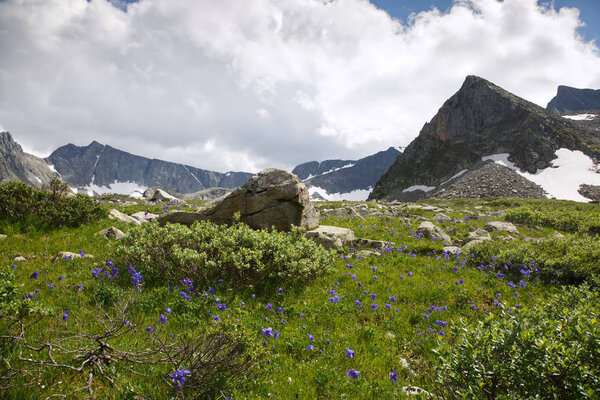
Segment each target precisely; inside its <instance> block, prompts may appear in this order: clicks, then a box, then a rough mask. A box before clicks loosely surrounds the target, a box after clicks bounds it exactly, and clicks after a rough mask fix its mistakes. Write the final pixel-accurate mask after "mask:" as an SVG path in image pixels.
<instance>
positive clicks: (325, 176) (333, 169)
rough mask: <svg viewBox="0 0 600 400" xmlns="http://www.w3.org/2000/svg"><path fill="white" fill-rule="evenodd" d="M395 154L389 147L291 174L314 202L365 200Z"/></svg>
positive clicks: (310, 164) (308, 166)
mask: <svg viewBox="0 0 600 400" xmlns="http://www.w3.org/2000/svg"><path fill="white" fill-rule="evenodd" d="M399 154H400V151H398V150H397V149H395V148H393V147H390V148H389V149H387V150H385V151H380V152H377V153H375V154H372V155H370V156H367V157H364V158H361V159H360V160H326V161H321V162H317V161H311V162H307V163H303V164H300V165H298V166H296V167H295V168H294V169H293V170H292V173H293V174H295V175H297V176H298V177H299V178H300V179H302V180H303V181H304V183H305V184H306V186H307V187H308V189H309V191H310V193H311V197H312V198H313V199H315V200H322V199H325V200H341V199H344V200H365V199H366V198H367V196H368V192H369V190H371V188H372V187H373V185H375V182H377V179H379V177H380V176H381V175H382V174H383V173H384V172H385V171H387V169H388V168H389V167H390V165H392V163H393V162H394V161H395V160H396V158H397V157H398V155H399Z"/></svg>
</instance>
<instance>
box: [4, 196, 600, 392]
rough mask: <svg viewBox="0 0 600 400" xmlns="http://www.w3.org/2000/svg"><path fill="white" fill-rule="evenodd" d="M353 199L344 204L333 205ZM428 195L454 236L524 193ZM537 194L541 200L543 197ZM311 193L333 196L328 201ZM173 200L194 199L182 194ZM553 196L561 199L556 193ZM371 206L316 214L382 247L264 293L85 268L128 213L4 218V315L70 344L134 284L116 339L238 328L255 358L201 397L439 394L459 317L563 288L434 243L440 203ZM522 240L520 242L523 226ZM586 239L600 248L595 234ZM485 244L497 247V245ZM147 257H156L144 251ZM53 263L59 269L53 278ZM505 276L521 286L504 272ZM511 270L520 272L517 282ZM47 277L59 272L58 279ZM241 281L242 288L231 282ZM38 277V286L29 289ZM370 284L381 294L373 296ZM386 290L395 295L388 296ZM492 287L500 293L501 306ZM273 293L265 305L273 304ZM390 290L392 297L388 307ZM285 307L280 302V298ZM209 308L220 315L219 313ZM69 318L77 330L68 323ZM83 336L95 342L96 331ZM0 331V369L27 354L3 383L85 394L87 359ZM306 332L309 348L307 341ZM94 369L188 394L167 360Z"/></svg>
mask: <svg viewBox="0 0 600 400" xmlns="http://www.w3.org/2000/svg"><path fill="white" fill-rule="evenodd" d="M525 202H526V201H525ZM548 202H549V203H550V201H548ZM348 204H350V205H352V203H344V204H343V205H342V204H337V205H338V206H345V205H348ZM430 204H432V203H430ZM433 204H435V205H438V206H440V207H441V206H443V207H447V208H448V209H447V210H445V211H444V214H446V215H448V216H450V217H452V218H455V219H456V221H457V222H443V223H438V222H436V224H438V225H440V226H442V227H444V229H446V231H452V232H453V233H452V237H453V239H454V240H456V241H460V240H463V239H464V238H465V237H466V236H467V235H468V232H469V231H470V230H473V229H476V228H481V227H483V225H485V223H486V222H487V221H489V220H501V219H502V217H501V216H499V217H493V216H491V215H490V214H491V213H492V212H494V211H498V210H506V209H509V208H511V207H512V208H518V207H521V206H522V205H523V204H524V203H521V200H514V199H495V200H479V201H477V200H454V201H444V202H436V203H433ZM526 204H531V203H526ZM539 204H541V205H544V204H545V202H540V203H539ZM111 206H112V205H111ZM318 206H319V207H321V208H333V207H332V204H330V203H320V204H319V205H318ZM118 207H119V208H120V209H121V210H122V211H126V212H127V213H133V212H135V211H140V210H142V211H149V212H154V213H159V212H161V211H162V210H163V207H164V205H162V204H145V203H142V202H135V203H134V204H128V205H121V206H118ZM169 207H170V208H173V207H177V205H170V206H169ZM179 207H181V208H182V209H193V208H194V207H193V206H189V205H179ZM548 207H553V209H554V210H555V211H556V210H559V208H556V207H557V206H555V205H554V202H552V205H551V206H548ZM565 207H566V208H565V210H566V211H565V212H575V213H576V212H577V210H576V209H577V207H579V206H578V205H572V203H568V204H566V205H565ZM586 207H587V206H586ZM590 207H591V208H590V210H593V211H594V212H597V211H598V208H597V206H595V207H596V208H593V206H590ZM571 210H575V211H571ZM586 210H588V209H586ZM588 211H589V210H588ZM369 212H379V214H370V213H365V215H364V216H363V219H351V218H346V219H344V218H337V217H332V216H323V220H322V221H321V224H326V225H336V226H341V227H348V228H351V229H353V230H354V232H355V234H356V236H357V237H362V238H369V239H376V240H384V241H387V242H389V243H390V247H389V248H388V249H387V250H386V251H383V252H382V254H381V255H380V256H370V257H363V258H350V256H349V254H350V253H351V251H348V253H339V254H337V255H335V258H334V261H333V262H332V264H331V266H330V268H329V270H328V272H326V273H324V274H323V275H321V276H320V277H318V278H317V279H315V280H314V281H312V282H310V283H306V282H305V283H298V284H295V285H293V287H289V288H288V287H286V288H285V289H284V290H283V292H279V291H277V290H275V288H273V289H272V290H269V291H267V292H264V293H261V291H260V290H256V291H254V290H253V289H252V288H247V287H246V288H244V285H237V284H235V282H227V281H225V282H223V283H219V282H217V281H215V282H214V283H213V284H210V285H207V287H198V288H197V290H198V291H199V293H200V294H201V295H200V296H199V297H194V296H192V298H191V301H186V300H185V299H183V297H182V296H181V295H180V292H181V291H182V290H184V288H182V286H183V285H182V284H178V286H179V288H177V289H176V288H174V287H173V290H172V291H171V290H170V289H169V287H168V285H170V286H174V285H175V284H174V283H173V282H169V283H168V284H166V283H165V284H164V285H160V284H153V285H152V286H150V285H148V286H144V285H141V287H140V289H139V290H136V289H135V288H134V285H133V284H132V283H131V281H130V275H129V273H128V272H127V265H119V264H117V265H116V266H117V267H118V268H119V271H120V272H119V273H120V275H121V277H122V279H120V280H119V281H118V282H117V281H111V280H108V279H106V278H104V279H103V281H100V279H99V278H98V277H96V278H94V277H93V276H92V273H91V270H92V269H94V268H98V267H100V266H105V263H106V262H107V261H108V260H110V259H115V260H116V258H115V254H116V253H115V249H116V244H115V243H114V242H110V241H107V240H105V239H103V238H100V237H98V236H96V235H94V234H95V233H96V232H97V231H99V230H101V229H103V228H106V227H109V226H112V225H116V226H117V227H118V228H119V229H121V230H123V231H128V230H130V229H131V228H130V227H129V226H126V225H123V224H116V223H115V221H113V220H109V219H102V220H100V221H97V222H94V223H91V224H88V225H82V226H80V227H79V228H60V229H55V230H42V231H36V230H33V231H30V232H27V233H20V231H19V230H17V229H15V230H13V231H11V230H10V229H9V230H7V231H6V232H3V233H8V237H7V238H6V239H5V240H2V241H0V265H1V266H2V267H1V268H3V269H2V271H3V272H5V273H3V274H2V275H0V276H1V277H2V278H1V279H2V284H3V285H4V286H1V285H0V288H2V287H12V288H13V289H14V291H15V293H14V295H12V298H9V297H11V295H10V294H7V295H6V297H5V298H3V299H2V300H1V301H2V303H0V304H1V305H2V308H3V310H4V311H5V312H7V313H11V314H10V315H13V316H14V315H17V314H16V313H20V314H19V315H21V317H22V318H21V319H22V321H23V323H24V324H26V326H27V328H26V330H25V332H26V337H27V340H30V341H32V342H31V343H34V342H35V341H36V340H38V341H40V340H42V341H47V342H58V341H60V340H64V342H61V343H64V344H65V346H67V348H69V349H74V348H75V347H77V346H84V345H86V344H88V342H90V341H89V338H88V339H87V340H88V342H86V341H85V340H83V341H81V340H80V341H79V342H78V341H77V340H75V339H72V340H71V341H69V340H66V339H65V338H68V337H72V336H73V335H72V333H73V332H77V333H85V334H87V335H89V336H91V337H93V336H94V335H100V334H102V333H103V332H104V331H105V328H104V326H103V325H102V321H103V320H107V319H108V317H107V316H106V315H104V314H103V311H106V313H107V314H108V316H112V317H113V319H114V316H115V315H117V311H116V310H117V306H118V305H119V302H120V301H121V302H123V301H124V300H125V299H132V298H136V301H135V303H134V305H133V306H132V308H131V310H130V312H129V313H128V314H127V318H128V320H129V321H130V322H131V323H132V324H133V327H132V328H129V327H122V328H121V330H120V331H119V332H122V333H123V334H122V335H120V336H117V337H114V338H111V339H109V343H110V345H111V346H112V347H113V348H114V349H120V350H127V351H131V352H142V351H147V350H151V349H159V348H160V345H159V344H158V343H159V342H158V341H157V340H158V339H159V338H160V339H161V340H167V341H168V340H178V337H181V338H182V339H185V338H188V339H190V338H193V337H203V335H209V334H211V332H214V331H215V330H216V331H219V332H227V333H231V334H234V333H235V335H237V336H235V338H234V339H233V340H235V343H239V344H241V345H242V347H243V349H244V354H245V356H247V357H249V359H251V362H250V364H249V365H248V368H247V369H245V370H244V371H243V372H242V373H240V374H238V375H236V376H235V377H231V378H228V379H224V380H215V381H214V382H212V383H213V384H214V385H215V390H213V391H212V392H211V393H210V394H206V395H205V397H206V398H215V399H219V398H221V399H224V398H226V397H228V396H233V398H237V399H241V398H257V399H258V398H267V397H268V396H270V398H277V399H289V398H296V397H297V398H305V399H313V398H321V399H331V398H342V399H343V398H348V399H349V398H361V399H363V398H364V399H380V398H403V397H404V396H405V395H404V394H403V391H402V388H403V387H404V386H409V385H414V386H418V387H420V388H422V389H424V390H427V391H429V392H431V393H434V394H440V395H442V394H444V392H443V391H444V390H445V389H444V388H443V386H440V385H439V383H437V375H438V371H439V369H440V368H442V362H441V360H440V357H439V355H438V353H436V351H437V350H438V349H439V348H450V349H452V348H453V346H458V345H459V344H460V343H463V342H462V340H463V338H464V337H465V336H464V335H465V333H464V329H465V326H467V327H470V326H477V324H478V323H479V322H480V321H485V320H488V319H493V320H501V319H502V318H503V317H502V315H503V314H502V313H504V312H505V311H506V310H512V312H517V308H519V309H521V310H530V309H533V308H534V307H536V306H539V305H543V304H544V303H545V302H546V301H548V299H550V298H552V296H555V295H557V294H560V293H561V292H562V291H564V290H565V286H563V283H561V282H559V281H555V282H553V283H550V281H548V280H545V279H540V280H538V279H536V275H535V274H532V275H531V276H530V277H529V278H527V277H525V276H519V275H508V274H506V276H505V277H498V272H503V270H502V265H498V266H496V269H494V270H491V269H489V268H488V267H481V265H488V264H492V260H491V259H490V260H488V261H489V262H488V263H486V264H482V263H479V262H478V263H474V262H471V260H470V254H464V255H463V254H461V255H460V256H459V257H456V256H454V255H448V254H444V253H442V252H441V250H442V245H441V243H439V242H434V241H431V240H425V239H422V238H420V237H419V235H417V234H416V228H417V227H418V225H419V224H420V222H421V218H429V219H430V218H432V217H433V215H435V214H436V213H435V212H429V211H423V210H418V209H409V208H406V207H402V206H394V209H393V210H391V211H386V210H385V209H379V208H377V207H376V205H375V204H373V203H369ZM473 212H476V213H477V214H473ZM479 214H482V216H479ZM474 216H477V217H478V218H477V219H475V218H473V217H474ZM468 217H470V218H468ZM9 228H10V227H9ZM518 228H519V231H520V233H521V235H523V236H528V237H540V238H545V237H548V236H550V235H552V234H553V233H555V232H556V229H555V228H554V227H552V226H543V227H538V226H537V225H536V224H535V223H530V224H519V225H518ZM577 234H578V235H587V233H581V232H580V233H577ZM502 235H503V234H500V233H495V234H494V236H502ZM582 237H583V236H582ZM585 237H587V236H585ZM517 241H518V243H519V244H521V243H523V242H522V241H521V240H520V238H517ZM79 249H82V250H84V252H85V253H87V254H92V255H94V259H87V258H85V259H74V260H53V258H54V257H55V255H56V254H57V253H58V252H59V251H62V250H64V251H71V252H75V253H76V252H77V251H78V250H79ZM232 250H233V249H232ZM592 251H597V248H595V249H592ZM17 255H24V256H25V257H26V258H27V261H20V262H14V261H13V258H14V257H15V256H17ZM534 255H535V254H534ZM489 256H490V257H493V255H492V254H491V253H490V255H489ZM477 261H484V260H479V259H478V260H477ZM12 265H17V267H16V269H14V270H13V269H12V268H11V266H12ZM478 267H479V268H478ZM573 267H574V268H575V267H577V266H573ZM146 268H160V266H159V265H148V266H146ZM34 271H39V276H38V278H37V279H36V280H33V279H30V278H29V276H30V275H31V274H32V273H34ZM61 276H64V277H65V278H64V279H62V280H59V277H61ZM375 276H376V277H377V278H376V279H375V278H374V277H375ZM180 278H181V279H183V278H185V276H181V277H180ZM517 278H518V279H517ZM511 280H512V281H513V282H514V284H515V285H516V287H514V288H513V287H511V286H510V285H509V284H508V282H509V281H511ZM519 281H523V285H524V286H521V285H520V284H519ZM49 284H53V285H54V289H53V290H52V289H50V288H49V286H48V285H49ZM79 285H83V289H81V290H80V289H79ZM208 286H211V287H212V289H214V291H215V293H214V296H215V297H216V298H218V299H219V300H218V303H219V304H222V303H225V304H226V309H225V310H219V309H217V307H216V304H217V302H216V300H215V299H213V294H211V293H209V292H208V290H209V289H208ZM238 287H242V288H241V289H234V288H238ZM36 289H37V290H39V293H37V294H35V291H36ZM590 290H591V289H590ZM365 291H366V293H364V292H365ZM5 292H6V293H11V291H10V290H0V294H2V293H5ZM253 292H256V293H253ZM29 293H34V297H33V299H28V300H21V296H24V295H28V294H29ZM204 294H206V295H207V296H205V295H204ZM253 294H256V296H252V295H253ZM371 294H376V296H375V298H374V299H372V298H371ZM335 296H338V297H339V302H336V301H337V298H336V297H335ZM392 296H393V297H394V298H395V301H392V300H391V299H390V298H391V297H392ZM330 299H331V300H330ZM356 300H359V301H360V302H361V303H362V307H358V306H357V305H356V303H355V302H356ZM495 301H497V302H499V303H501V306H499V307H496V305H495V304H494V302H495ZM242 302H243V303H244V305H242ZM267 304H270V305H271V306H272V309H271V311H269V310H268V309H267ZM371 304H377V309H373V308H372V307H371ZM386 304H389V305H390V307H389V308H386ZM167 307H168V308H170V309H171V314H170V315H168V316H167V323H166V324H164V325H163V324H161V323H160V322H159V320H158V318H159V317H160V314H161V313H162V314H164V313H165V309H166V308H167ZM279 307H281V308H282V310H283V312H279V311H278V308H279ZM432 307H433V308H432ZM438 307H439V309H438ZM67 309H68V310H69V319H68V321H67V323H65V322H63V320H62V316H63V314H64V312H65V310H67ZM215 315H218V316H219V319H220V321H215V320H214V318H213V317H214V316H215ZM582 317H584V316H582ZM117 319H118V318H117ZM436 321H438V322H437V323H436ZM446 323H447V324H446ZM442 325H445V326H442ZM147 326H151V327H152V328H153V330H154V333H152V334H151V333H149V332H147V331H145V328H146V327H147ZM268 327H271V328H272V329H273V330H274V331H275V330H279V337H278V338H277V339H275V338H273V337H268V338H267V337H263V335H262V332H263V331H262V329H263V328H268ZM65 328H68V329H69V331H70V332H71V333H69V334H65V333H64V332H65ZM18 331H19V330H18V329H16V325H12V326H10V321H9V320H8V319H2V321H0V332H2V334H6V333H7V332H9V333H15V332H18ZM309 334H310V335H312V337H314V341H313V342H311V341H310V340H309ZM90 343H92V345H93V343H94V341H93V340H91V342H90ZM1 344H2V346H1V347H0V354H1V357H2V359H3V364H2V366H1V367H0V374H2V375H5V374H7V373H8V372H10V371H9V367H8V365H10V366H11V367H12V368H17V369H18V368H20V367H23V368H25V369H26V370H27V373H26V374H24V375H23V376H24V378H23V379H15V380H11V381H10V382H11V383H12V384H13V385H14V386H13V387H6V388H5V389H4V390H3V391H2V395H1V396H0V397H2V398H9V399H20V398H34V399H35V398H46V397H48V396H51V395H53V394H65V395H66V394H69V393H72V394H71V395H70V396H71V397H72V398H85V397H86V396H89V393H88V388H87V386H88V379H89V371H90V370H89V369H86V368H84V370H83V371H82V372H77V371H71V370H66V369H61V368H49V367H46V368H33V367H32V366H31V365H28V363H27V362H23V361H19V360H18V358H19V357H18V355H19V351H20V350H22V349H23V342H22V341H10V340H3V341H2V342H1ZM309 345H312V346H314V349H307V346H309ZM69 346H71V347H69ZM346 348H349V349H352V350H354V352H355V356H354V358H351V359H350V358H347V357H346ZM29 353H32V357H33V358H35V357H38V358H40V359H41V358H44V357H46V356H45V353H44V352H40V353H37V352H35V351H30V350H25V351H24V353H23V356H24V357H25V356H27V357H28V356H29ZM55 358H56V359H60V360H62V361H63V362H65V363H71V364H73V363H75V360H74V358H73V356H72V355H70V354H61V353H60V352H59V351H57V353H56V355H55ZM44 359H45V358H44ZM402 359H404V360H405V361H406V362H407V363H408V365H409V366H410V371H409V370H406V369H405V368H403V366H402V362H401V360H402ZM178 360H180V359H178ZM179 367H189V363H188V364H186V363H184V362H183V361H182V364H180V365H179ZM130 369H131V370H133V371H134V372H135V373H132V372H131V371H130ZM350 369H355V370H358V371H360V377H359V378H358V379H351V378H349V377H348V375H347V370H350ZM394 370H397V373H398V382H392V381H390V379H389V373H390V372H392V371H394ZM93 371H95V372H94V373H95V374H96V375H95V377H94V379H93V383H92V390H93V392H94V397H97V398H107V399H122V398H134V397H135V396H137V395H139V396H143V397H144V398H194V392H193V391H189V390H186V385H184V386H183V389H182V390H179V391H178V390H176V389H175V387H176V385H174V383H173V382H172V379H171V378H169V377H168V374H171V373H172V372H173V371H174V364H173V363H169V362H165V363H159V364H150V363H146V364H133V363H129V362H125V361H116V360H115V361H114V362H112V363H110V364H109V365H106V366H105V368H104V372H105V374H106V375H107V376H109V377H111V379H113V380H114V382H115V385H114V386H113V385H112V384H111V383H110V382H109V380H108V379H105V378H102V377H101V376H100V374H99V373H98V371H97V370H93ZM222 376H225V374H223V375H222ZM191 378H192V375H190V380H188V381H187V382H186V384H190V385H191V384H192V380H191ZM23 382H29V383H30V384H27V385H26V384H23ZM42 385H43V386H42ZM457 390H459V389H458V388H457ZM446 395H448V393H446ZM413 398H414V397H413Z"/></svg>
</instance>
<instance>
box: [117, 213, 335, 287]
mask: <svg viewBox="0 0 600 400" xmlns="http://www.w3.org/2000/svg"><path fill="white" fill-rule="evenodd" d="M116 254H117V257H116V259H115V261H116V262H117V264H119V265H129V264H131V265H132V266H133V267H134V268H135V270H136V271H137V272H140V273H141V274H142V276H143V277H144V282H145V284H147V285H157V284H159V285H164V284H165V282H169V283H173V284H179V283H180V280H181V279H183V278H189V279H193V280H194V282H195V284H196V285H198V284H200V285H203V284H212V283H214V282H215V281H216V280H217V279H223V280H225V281H228V282H230V283H231V284H232V285H233V286H235V287H250V286H255V287H256V288H257V290H259V289H260V288H266V287H273V286H284V285H285V286H292V285H297V284H300V283H307V282H309V281H311V280H313V279H315V278H316V277H317V276H319V275H320V274H321V273H323V272H324V271H325V270H326V269H327V268H328V266H329V265H330V264H331V263H332V256H331V255H330V253H329V252H327V251H325V250H324V249H323V248H322V247H320V246H318V245H317V244H315V243H314V242H312V241H310V240H308V239H306V238H305V237H304V235H303V230H302V229H300V228H295V229H293V230H292V231H291V232H288V233H281V232H269V231H266V230H252V229H250V228H249V227H248V226H247V225H244V224H241V223H238V224H236V225H233V226H230V227H226V226H220V225H215V224H212V223H210V222H206V221H203V222H198V223H195V224H194V225H192V226H191V227H186V226H183V225H179V224H166V225H165V226H160V225H158V224H155V223H151V224H143V225H142V226H140V227H136V228H134V229H131V230H130V231H129V232H128V235H127V237H126V238H124V239H122V240H121V243H120V244H119V246H118V248H117V252H116Z"/></svg>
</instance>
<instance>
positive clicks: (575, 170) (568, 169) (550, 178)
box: [481, 149, 600, 202]
mask: <svg viewBox="0 0 600 400" xmlns="http://www.w3.org/2000/svg"><path fill="white" fill-rule="evenodd" d="M555 154H556V156H557V157H558V158H556V159H555V160H553V161H552V167H550V168H544V169H539V170H537V172H536V173H535V174H530V173H528V172H522V171H520V170H519V169H518V168H517V167H516V166H515V164H513V163H512V162H510V161H508V156H509V155H508V154H507V153H502V154H492V155H490V156H486V157H482V158H481V159H482V160H483V161H486V160H492V161H494V162H496V163H498V164H500V165H504V166H505V167H508V168H510V169H512V170H513V171H516V172H517V173H518V174H519V175H521V176H523V177H524V178H526V179H528V180H530V181H532V182H533V183H536V184H538V185H540V186H541V187H542V188H543V189H544V190H545V191H546V193H547V194H548V196H549V197H554V198H557V199H562V200H573V201H581V202H588V201H589V199H587V198H585V197H583V196H582V195H580V194H579V193H578V192H577V190H578V189H579V185H581V184H584V183H585V184H588V185H600V173H599V172H598V171H599V169H598V167H599V166H598V165H594V161H593V160H592V159H591V158H590V157H588V156H586V155H585V154H583V152H581V151H579V150H569V149H558V150H557V151H556V153H555Z"/></svg>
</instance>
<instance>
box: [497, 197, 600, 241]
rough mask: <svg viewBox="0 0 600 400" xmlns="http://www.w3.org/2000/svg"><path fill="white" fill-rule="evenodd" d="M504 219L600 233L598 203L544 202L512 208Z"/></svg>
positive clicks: (594, 233)
mask: <svg viewBox="0 0 600 400" xmlns="http://www.w3.org/2000/svg"><path fill="white" fill-rule="evenodd" d="M504 219H505V220H506V221H509V222H513V223H516V224H523V225H529V226H544V227H547V228H553V229H558V230H561V231H566V232H573V233H575V232H579V233H587V234H592V235H597V234H600V208H599V207H598V206H597V205H596V204H577V203H572V202H559V203H555V202H544V203H540V204H532V205H531V206H529V205H524V206H522V207H517V208H511V209H509V210H508V211H507V212H506V214H505V215H504Z"/></svg>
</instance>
